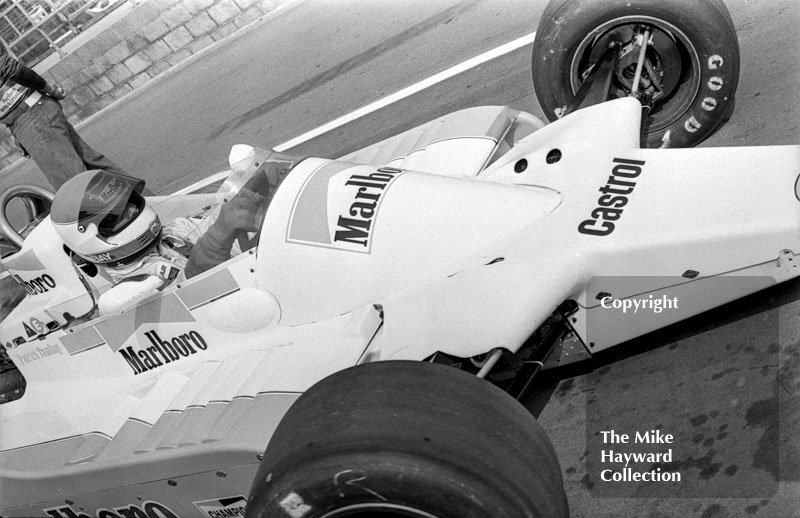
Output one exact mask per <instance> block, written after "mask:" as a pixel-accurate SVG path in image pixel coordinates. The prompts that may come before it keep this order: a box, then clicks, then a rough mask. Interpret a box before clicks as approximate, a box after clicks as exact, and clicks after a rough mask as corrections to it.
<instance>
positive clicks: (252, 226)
mask: <svg viewBox="0 0 800 518" xmlns="http://www.w3.org/2000/svg"><path fill="white" fill-rule="evenodd" d="M265 201H266V200H265V199H264V197H263V196H261V195H259V194H257V193H254V192H253V191H250V190H247V189H242V190H241V191H239V193H238V194H237V195H236V196H235V197H234V198H233V199H232V200H231V201H229V202H225V203H223V204H222V207H221V208H220V212H219V217H218V218H217V221H215V222H214V225H215V226H216V227H217V229H218V230H219V231H220V233H221V234H222V235H224V236H230V235H231V234H233V233H234V232H235V231H237V230H244V231H246V232H256V231H258V225H257V221H256V213H257V212H258V208H259V206H260V205H261V204H262V203H264V202H265Z"/></svg>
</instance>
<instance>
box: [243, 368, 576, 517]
mask: <svg viewBox="0 0 800 518" xmlns="http://www.w3.org/2000/svg"><path fill="white" fill-rule="evenodd" d="M292 513H295V514H292ZM568 514H569V513H568V510H567V501H566V495H565V492H564V486H563V482H562V478H561V470H560V467H559V464H558V459H557V458H556V454H555V451H554V449H553V446H552V444H551V443H550V441H549V440H548V438H547V436H546V434H545V432H544V431H543V430H542V428H541V427H540V426H539V424H538V423H537V422H536V420H535V419H534V418H533V416H531V414H530V413H529V412H528V411H526V410H525V409H524V408H523V407H522V406H521V405H520V404H518V403H517V402H516V401H514V400H513V399H512V398H511V397H510V396H508V395H507V394H506V393H504V392H503V391H501V390H500V389H498V388H497V387H495V386H494V385H491V384H490V383H488V382H486V381H484V380H481V379H479V378H477V377H475V376H473V375H470V374H467V373H465V372H462V371H459V370H457V369H455V368H453V367H448V366H443V365H437V364H431V363H421V362H409V361H385V362H376V363H369V364H365V365H359V366H357V367H353V368H350V369H346V370H344V371H340V372H338V373H336V374H333V375H332V376H330V377H328V378H326V379H324V380H322V381H320V382H319V383H317V384H316V385H314V386H313V387H311V389H310V390H308V392H306V393H305V394H303V395H302V396H301V397H300V398H299V399H298V400H297V401H296V402H295V404H294V405H293V406H292V408H291V409H290V410H289V412H288V413H287V414H286V415H285V416H284V418H283V420H282V421H281V423H280V425H279V426H278V429H277V430H276V432H275V434H274V435H273V436H272V438H271V439H270V442H269V446H268V447H267V450H266V452H265V453H264V458H263V460H262V462H261V465H260V467H259V470H258V474H257V475H256V478H255V482H254V484H253V486H252V488H251V490H250V497H249V499H248V508H247V516H249V517H251V518H252V517H262V518H266V517H271V516H302V517H303V518H333V517H336V518H339V517H345V516H346V517H357V516H360V517H384V518H388V517H401V516H402V517H414V518H423V517H424V518H430V517H435V518H450V517H452V518H469V517H476V518H477V517H491V518H503V517H509V518H511V517H514V518H516V517H542V518H559V517H566V516H568Z"/></svg>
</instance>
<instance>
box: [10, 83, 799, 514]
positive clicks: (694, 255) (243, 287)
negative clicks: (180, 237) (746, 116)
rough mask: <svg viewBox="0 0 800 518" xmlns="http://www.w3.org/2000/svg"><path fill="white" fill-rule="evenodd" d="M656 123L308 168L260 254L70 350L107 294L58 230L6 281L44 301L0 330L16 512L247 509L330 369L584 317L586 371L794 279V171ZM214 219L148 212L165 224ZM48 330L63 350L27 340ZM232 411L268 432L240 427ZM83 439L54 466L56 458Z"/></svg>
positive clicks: (539, 134)
mask: <svg viewBox="0 0 800 518" xmlns="http://www.w3.org/2000/svg"><path fill="white" fill-rule="evenodd" d="M640 111H641V108H640V106H639V104H638V102H637V101H635V100H632V99H621V100H616V101H612V102H608V103H604V104H601V105H598V106H595V107H592V108H587V109H583V110H579V111H578V112H576V113H574V114H572V115H570V116H568V117H565V118H564V119H562V120H560V121H558V122H555V123H552V124H550V125H547V126H545V127H542V125H541V123H539V122H538V121H536V120H535V119H534V118H532V117H531V116H529V115H526V114H520V113H518V112H515V111H513V110H509V109H503V108H497V107H483V108H477V109H471V110H465V111H463V112H459V113H457V114H454V115H452V116H450V117H449V118H443V119H442V120H440V121H434V122H432V123H429V124H428V125H425V126H423V127H420V128H417V129H415V130H411V131H409V132H406V133H404V134H403V135H401V136H398V137H395V138H394V139H390V140H389V141H386V142H383V143H381V144H379V145H376V146H371V147H370V148H366V149H365V150H362V151H361V152H359V153H354V154H353V155H351V156H349V157H345V158H347V159H348V160H351V161H346V160H345V161H331V160H323V159H314V158H310V159H306V160H304V161H303V162H301V163H300V164H299V165H297V166H296V167H295V169H294V170H293V171H292V173H291V174H290V175H289V176H288V177H287V179H286V180H285V181H284V182H283V183H282V184H281V187H280V189H279V190H278V192H277V194H276V196H275V197H274V199H273V200H272V202H271V205H270V207H269V210H268V212H267V215H266V220H265V222H264V227H263V231H262V234H261V237H260V241H259V244H258V247H257V249H254V250H251V251H250V252H247V253H244V254H242V255H239V256H236V257H234V258H233V259H231V260H230V261H228V262H226V263H225V264H223V265H220V266H218V267H216V268H214V269H212V270H210V271H208V272H206V273H204V274H202V275H200V276H198V277H196V278H193V279H191V280H190V281H187V282H183V283H180V284H176V285H173V286H170V287H169V288H167V289H165V290H164V291H163V292H160V293H158V294H157V295H156V296H153V297H150V298H148V299H146V300H145V301H144V302H142V303H140V304H139V305H138V306H136V307H135V308H132V309H129V310H127V311H125V312H123V313H121V314H117V315H111V316H108V317H104V318H100V319H94V320H89V321H87V322H84V323H82V324H77V325H76V324H73V325H71V326H70V327H69V328H66V329H65V327H66V326H65V324H66V320H65V319H64V318H63V312H64V308H65V307H68V308H69V312H70V314H71V315H72V316H73V317H79V316H81V315H83V314H84V313H88V312H90V311H91V309H92V303H93V296H96V295H97V294H98V293H100V292H102V291H103V290H104V289H106V288H107V286H108V285H107V283H104V282H103V281H100V280H98V279H99V277H98V278H94V279H84V280H83V281H81V280H80V279H79V278H78V277H77V275H76V273H75V270H74V269H73V268H72V266H71V263H70V261H69V259H68V258H67V257H66V255H65V254H63V253H60V244H59V243H58V242H57V238H56V237H54V236H55V234H54V232H53V231H52V226H51V225H50V223H49V220H47V219H45V220H44V221H43V222H42V223H40V225H39V227H37V229H35V230H34V232H33V233H32V234H31V235H30V236H29V237H28V238H27V240H26V246H25V248H24V249H23V250H22V251H20V252H19V253H18V254H15V255H14V256H12V257H7V258H5V259H3V264H4V266H6V267H7V268H8V269H9V270H10V271H11V273H12V274H14V275H16V276H18V278H19V279H20V280H21V281H22V282H29V283H31V282H33V283H34V284H29V286H32V287H33V291H31V294H30V295H29V296H28V297H27V298H26V299H25V300H24V301H23V302H22V303H21V304H20V305H19V306H17V308H16V309H15V310H14V312H13V313H11V314H10V315H9V316H8V317H7V318H6V319H5V320H4V321H3V322H2V324H0V343H3V344H5V346H6V349H7V351H8V354H9V356H10V357H11V358H12V360H14V362H15V364H16V365H17V366H18V368H19V370H20V372H21V373H22V375H24V377H25V379H26V381H27V388H26V390H25V393H24V396H23V397H22V398H20V399H19V400H16V401H12V402H10V403H5V404H2V405H0V502H2V505H0V512H1V513H2V514H3V515H4V516H5V515H9V516H15V515H27V514H26V513H31V512H33V511H35V510H38V511H37V512H39V514H43V515H47V514H49V515H50V516H60V515H58V514H54V513H62V514H61V515H64V516H66V514H64V513H65V511H64V512H62V511H52V512H50V513H47V514H45V513H44V510H45V509H57V508H58V506H59V505H62V506H63V501H64V498H65V497H70V499H71V500H73V501H75V502H78V501H82V502H86V503H84V504H82V505H85V506H86V509H87V510H90V509H92V506H93V505H94V506H95V509H99V508H100V507H102V505H109V506H112V505H117V504H119V505H120V506H123V505H126V504H132V503H135V500H134V498H138V497H141V498H140V499H144V500H145V501H152V502H157V503H158V505H162V506H164V507H166V508H168V509H169V510H170V512H173V513H174V514H175V515H180V514H181V512H183V513H191V511H192V510H193V507H192V502H196V501H200V500H203V499H202V498H199V497H197V498H196V499H195V500H192V498H194V497H193V496H191V495H192V494H193V493H192V492H191V491H188V492H187V491H185V490H184V491H183V492H180V491H172V492H170V491H169V490H168V489H166V488H165V487H164V486H163V484H162V485H156V484H155V483H152V484H150V485H148V482H149V481H150V480H154V479H148V478H147V475H146V473H145V472H146V470H144V468H141V466H150V467H152V468H153V469H156V468H158V467H159V466H161V467H162V468H163V467H164V466H165V465H167V464H169V465H170V466H171V467H170V468H169V469H172V470H178V471H176V473H178V474H175V475H170V474H169V473H167V474H165V473H166V472H164V473H161V472H160V473H159V475H158V476H157V477H155V478H158V479H162V480H163V479H164V478H167V477H170V476H173V477H176V478H179V477H181V476H184V477H190V475H189V474H191V476H194V477H196V478H197V481H196V484H197V485H198V486H199V487H202V488H203V494H204V495H206V498H212V497H224V496H231V495H233V494H246V491H247V488H248V487H249V480H248V479H247V477H248V476H252V474H253V473H254V472H255V467H256V466H257V460H256V459H255V453H257V452H261V451H263V449H264V447H265V445H266V442H267V441H268V439H269V430H270V427H274V426H275V425H276V423H277V422H278V421H279V420H280V417H281V415H282V412H284V411H285V410H286V408H288V404H290V403H291V401H292V400H293V398H294V397H296V395H297V394H299V393H302V392H303V391H305V390H306V389H307V388H309V387H310V386H311V385H312V384H314V383H315V382H316V381H318V380H320V379H321V378H323V377H325V376H327V375H328V374H331V373H333V372H335V371H337V370H340V369H343V368H346V367H348V366H351V365H355V364H356V363H358V362H362V361H376V360H391V359H416V360H423V359H425V358H426V357H429V356H430V355H432V354H433V353H435V352H437V351H442V352H445V353H449V354H452V355H456V356H461V357H470V356H474V355H477V354H481V353H485V352H487V351H490V350H492V349H494V348H505V349H508V350H509V351H512V352H514V351H516V350H518V349H519V348H520V347H521V346H522V344H523V343H524V342H525V340H526V339H527V338H528V337H529V336H530V335H531V333H532V332H533V331H534V330H536V329H537V328H538V327H539V326H540V325H541V324H542V322H543V321H544V320H545V319H546V318H547V317H548V316H549V315H551V314H552V312H553V311H554V310H555V309H556V308H557V307H558V306H559V305H560V304H561V303H562V302H563V301H565V300H568V299H572V300H575V301H576V302H577V303H578V309H577V312H575V313H574V314H573V315H572V322H571V323H572V325H573V327H574V329H575V331H576V333H577V334H578V335H579V336H580V338H581V340H582V341H583V342H584V344H585V345H586V346H587V348H588V350H589V351H590V352H594V351H598V350H602V349H605V348H608V347H611V346H613V345H616V344H619V343H621V342H623V341H626V340H628V339H630V338H633V337H635V336H639V335H642V334H645V333H647V332H650V331H652V330H654V329H657V328H659V327H663V326H665V325H668V324H670V323H673V322H675V321H679V320H682V319H685V318H687V317H689V316H691V315H695V314H698V313H700V312H702V311H705V310H707V309H709V308H712V307H715V306H718V305H721V304H723V303H725V302H728V301H730V300H733V299H735V298H738V297H742V296H744V295H747V294H748V293H751V292H753V291H756V290H758V289H762V288H764V287H767V286H769V285H772V284H774V283H777V282H781V281H783V280H786V279H788V278H791V277H794V276H796V275H797V269H796V268H795V264H796V263H797V261H800V259H798V257H797V255H796V254H797V253H800V232H799V230H800V225H799V224H800V201H798V199H797V196H796V194H795V182H796V180H797V178H798V175H800V148H799V147H797V146H775V147H759V148H750V147H740V148H726V149H721V148H696V149H674V150H672V149H663V150H661V149H658V150H654V149H640V147H639V125H640V120H639V119H640ZM463 128H467V130H463ZM459 130H463V132H462V133H459ZM523 137H524V138H523ZM554 150H557V151H558V152H557V153H556V152H555V151H554ZM548 157H549V158H548ZM556 158H558V160H555V159H556ZM359 161H360V162H362V164H359V163H357V162H359ZM523 161H524V162H523ZM549 162H552V163H549ZM387 164H388V166H389V167H385V165H387ZM412 166H413V167H412ZM615 168H616V169H615ZM411 169H416V171H414V170H411ZM619 182H628V183H627V184H626V183H622V184H620V183H619ZM631 183H632V184H633V186H631V185H630V184H631ZM604 187H605V188H606V191H599V189H603V188H604ZM609 188H611V189H614V188H616V189H617V190H618V191H626V193H625V194H614V193H615V192H616V191H609ZM609 193H611V194H609ZM606 194H608V195H610V196H621V197H622V198H624V201H616V202H615V201H613V200H612V199H611V198H605V199H601V197H602V196H604V195H606ZM212 198H213V197H212ZM209 199H210V198H209V197H208V196H205V197H204V195H186V196H182V197H177V198H170V199H167V200H164V201H161V200H156V201H157V202H158V201H161V202H160V203H157V204H156V208H157V210H158V211H160V213H161V215H162V218H163V219H167V218H169V217H171V216H174V215H176V214H178V213H181V212H183V211H187V210H190V209H194V208H197V207H200V206H202V205H203V204H205V203H207V202H208V201H209ZM607 209H621V210H616V211H615V210H607ZM343 218H344V219H343ZM610 225H613V228H612V229H611V230H609V228H611V227H610ZM581 230H582V231H581ZM602 234H605V235H602ZM26 254H27V255H26ZM45 276H49V277H47V278H46V277H45ZM48 279H49V280H48ZM50 281H52V284H53V286H50V285H49V282H50ZM42 283H44V284H42ZM84 283H86V285H87V286H88V289H89V290H90V291H92V293H93V294H92V295H90V294H89V291H87V289H86V288H84V287H83V284H84ZM36 286H39V287H41V288H42V289H41V290H37V289H36ZM81 294H82V295H81ZM78 295H81V296H80V297H78ZM650 295H654V298H661V297H667V298H669V299H673V298H677V299H678V300H679V303H678V304H677V305H676V307H675V308H673V309H672V310H670V311H666V310H665V311H663V312H660V313H655V312H652V311H650V312H643V311H639V312H637V313H636V315H635V316H632V315H631V314H630V313H622V312H621V311H620V310H615V309H613V308H612V309H608V308H604V307H602V306H601V301H602V300H605V301H606V302H607V303H609V304H610V303H611V301H613V300H614V299H616V300H622V299H649V297H650ZM605 297H610V298H605ZM37 322H38V324H37ZM48 322H57V323H58V324H59V325H61V326H62V327H59V328H58V329H54V330H50V331H48V330H46V329H35V330H34V335H38V334H39V331H41V334H42V336H41V337H37V336H30V333H28V331H27V329H29V328H31V329H32V328H33V327H35V326H38V325H42V326H44V327H45V328H46V324H47V323H48ZM54 327H55V326H54ZM18 337H21V338H22V341H19V340H17V338H18ZM15 340H16V342H15ZM168 348H169V349H171V350H168ZM168 358H169V359H170V361H169V362H168V361H167V359H168ZM237 401H246V402H248V404H251V406H252V405H256V403H258V402H259V401H261V402H263V405H266V407H268V408H271V409H273V410H272V411H273V414H272V415H269V416H266V417H265V416H264V415H262V414H257V413H255V407H252V408H251V407H248V408H250V410H247V411H244V410H242V413H240V414H236V415H234V416H233V417H230V415H231V411H230V409H231V408H233V407H234V403H235V402H237ZM215 405H216V406H215ZM259 408H260V407H259ZM214 409H216V410H214ZM212 410H214V411H215V412H217V413H216V414H214V417H215V419H216V420H215V421H214V420H210V418H209V417H208V416H209V415H210V413H212V412H211V411H212ZM176 416H178V417H176ZM220 416H221V417H220ZM224 416H229V417H228V419H229V422H225V421H224ZM243 416H246V417H243ZM217 417H219V419H217ZM234 417H235V418H236V419H234ZM220 419H222V421H220ZM248 420H249V421H250V424H248ZM164 422H168V424H169V426H168V427H167V425H159V423H164ZM200 422H203V423H205V424H204V425H203V426H206V428H203V427H202V426H201V425H200V424H198V423H200ZM170 423H171V424H170ZM220 423H222V424H220ZM226 423H227V424H226ZM228 425H229V426H228ZM159 426H162V428H161V429H159ZM215 426H216V428H215ZM225 426H228V428H227V429H225ZM165 427H166V430H164V428H165ZM156 430H161V431H160V432H159V433H160V434H161V435H158V434H157V433H156V432H155V431H156ZM198 430H199V431H198ZM237 433H238V435H236V434H237ZM231 434H232V435H231ZM68 438H71V439H70V440H71V441H72V442H70V448H71V449H68V451H67V452H66V453H61V454H60V456H59V455H54V454H52V452H50V450H45V446H43V445H46V444H51V445H52V444H54V443H58V442H59V441H66V439H68ZM75 438H81V440H77V439H75ZM90 438H91V440H89V439H90ZM73 442H74V443H75V444H72V443H73ZM215 448H216V449H215ZM43 451H48V452H50V453H48V454H47V455H44V457H47V458H46V459H45V460H41V459H42V456H43V455H42V452H43ZM59 451H60V450H59ZM110 451H111V453H110ZM254 452H255V453H254ZM240 454H241V455H242V456H246V457H247V459H248V460H247V461H246V462H245V461H244V460H242V459H240V458H239V457H236V455H240ZM228 455H231V456H233V457H231V458H229V457H228ZM198 458H200V459H205V460H203V462H205V463H206V464H202V462H200V463H199V464H197V462H199V461H197V462H196V459H198ZM243 458H244V457H243ZM33 459H39V460H36V461H34V460H33ZM193 459H195V460H193ZM231 459H233V460H231ZM193 462H195V464H197V465H195V464H193ZM214 463H229V464H226V465H231V464H235V465H236V466H239V467H240V471H241V472H240V473H239V474H238V475H237V476H230V477H229V478H228V479H227V480H226V481H225V482H224V483H223V481H222V479H219V478H218V477H217V478H215V477H213V476H212V475H206V474H207V473H213V472H214V471H215V470H216V469H217V468H218V466H215V465H214ZM200 464H202V466H201V465H200ZM187 466H188V467H187ZM242 466H245V467H242ZM123 468H124V469H123ZM139 468H141V469H140V471H137V469H139ZM183 468H185V470H184V472H180V471H179V470H180V469H183ZM169 469H167V471H169ZM120 470H122V471H125V470H127V471H125V472H126V473H128V474H130V473H134V475H130V476H128V475H126V476H125V477H121V475H119V473H121V471H120ZM234 471H235V470H234ZM170 473H171V472H170ZM180 473H183V474H180ZM80 477H82V478H83V480H84V482H83V483H77V482H76V483H74V484H73V485H68V487H67V488H66V489H63V491H57V490H54V489H53V486H54V485H57V484H62V486H59V487H63V484H65V483H66V482H65V481H69V480H74V479H77V478H80ZM137 477H138V478H137ZM187 480H188V479H187ZM240 480H244V481H247V485H246V487H239V488H238V489H234V487H233V486H232V485H231V484H234V482H236V483H240ZM82 484H83V485H82ZM181 487H182V488H184V489H185V488H186V485H182V486H181ZM237 487H238V486H237ZM30 488H33V489H30ZM120 488H122V489H120ZM132 488H133V489H132ZM148 492H149V493H148ZM89 493H92V495H89V496H86V495H88V494H89ZM82 495H83V496H82ZM154 495H155V496H154ZM81 498H84V499H83V500H81ZM115 499H116V500H115ZM109 500H114V502H110V503H108V504H104V503H101V502H107V501H109ZM115 502H116V503H115ZM154 505H155V504H154ZM76 506H77V503H76ZM109 509H110V507H109ZM154 512H155V511H154ZM159 512H161V513H162V514H165V515H166V512H165V511H163V510H160V511H159Z"/></svg>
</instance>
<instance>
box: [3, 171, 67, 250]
mask: <svg viewBox="0 0 800 518" xmlns="http://www.w3.org/2000/svg"><path fill="white" fill-rule="evenodd" d="M53 196H54V194H53V192H52V191H50V190H48V189H45V188H44V187H39V186H38V185H25V184H22V185H14V186H13V187H9V188H8V189H6V190H5V191H4V192H3V193H2V194H0V235H2V236H4V237H5V238H6V239H7V240H9V241H10V242H11V243H13V244H14V245H15V246H16V247H17V248H22V244H23V243H24V242H25V240H24V238H23V237H22V235H21V234H20V233H19V232H17V230H16V229H15V228H14V227H13V226H11V223H10V222H9V221H8V215H7V214H6V208H7V207H8V203H9V202H10V201H11V200H13V199H14V198H21V199H22V201H23V203H24V204H25V210H26V212H27V213H28V217H29V218H30V220H31V221H35V220H36V218H38V217H39V216H41V215H43V214H45V213H46V212H47V210H46V209H44V208H43V206H42V205H41V204H40V203H37V202H42V201H43V202H45V203H46V206H47V207H49V206H50V204H51V203H52V202H53Z"/></svg>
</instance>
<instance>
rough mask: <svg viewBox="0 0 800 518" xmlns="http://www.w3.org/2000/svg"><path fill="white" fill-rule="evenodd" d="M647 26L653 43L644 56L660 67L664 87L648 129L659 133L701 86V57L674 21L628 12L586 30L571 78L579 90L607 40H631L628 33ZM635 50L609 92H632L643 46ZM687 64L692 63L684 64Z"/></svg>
mask: <svg viewBox="0 0 800 518" xmlns="http://www.w3.org/2000/svg"><path fill="white" fill-rule="evenodd" d="M643 25H644V26H647V27H649V28H650V29H651V31H652V33H653V43H652V45H648V49H647V53H646V58H645V61H646V62H647V63H648V64H649V65H650V67H651V69H652V70H653V71H655V73H656V76H657V78H658V82H659V83H660V85H661V86H662V92H660V93H657V95H656V96H654V97H653V105H652V108H651V110H650V114H649V120H648V128H647V131H648V132H655V131H659V130H663V129H665V128H667V127H668V126H670V125H671V124H673V123H674V122H675V121H677V120H678V119H680V118H681V117H682V116H683V115H684V114H685V113H686V111H687V110H688V109H689V107H690V106H691V105H692V101H693V100H694V98H695V96H696V95H697V92H698V91H699V88H700V73H699V70H700V57H699V54H698V52H697V49H696V48H695V47H694V45H693V44H692V42H691V41H690V40H689V38H687V37H686V35H685V34H684V33H683V32H681V31H680V30H679V29H678V28H677V27H675V26H674V25H672V24H671V23H668V22H666V21H664V20H661V19H658V18H654V17H650V16H625V17H620V18H616V19H614V20H610V21H608V22H606V23H604V24H602V25H599V26H598V27H596V28H595V29H594V30H592V31H590V32H589V33H588V34H587V36H586V37H585V38H584V39H583V41H581V43H580V44H579V45H578V47H577V50H576V51H575V53H574V54H573V57H572V63H571V66H570V77H569V80H570V86H571V88H572V93H573V95H574V94H576V93H577V92H578V90H579V89H580V86H581V84H582V83H583V78H584V76H585V74H586V73H587V71H588V70H589V67H590V66H591V64H592V63H593V62H594V61H596V60H597V59H599V57H600V55H601V54H602V52H603V51H604V50H605V49H606V48H607V47H608V44H609V43H610V42H611V41H612V40H621V41H622V42H623V44H627V43H629V38H631V37H633V35H635V34H636V31H637V28H638V27H641V26H643ZM636 50H637V51H636V52H630V53H628V54H626V55H624V56H622V57H621V58H620V66H619V67H618V70H617V72H616V74H615V77H614V80H613V81H612V86H611V92H610V95H613V96H616V97H626V96H628V95H629V94H630V90H631V84H630V83H631V79H632V77H633V67H635V63H636V58H637V56H638V47H637V48H636ZM684 63H688V64H689V66H688V67H687V66H684ZM648 75H649V74H648ZM655 90H657V89H655Z"/></svg>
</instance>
